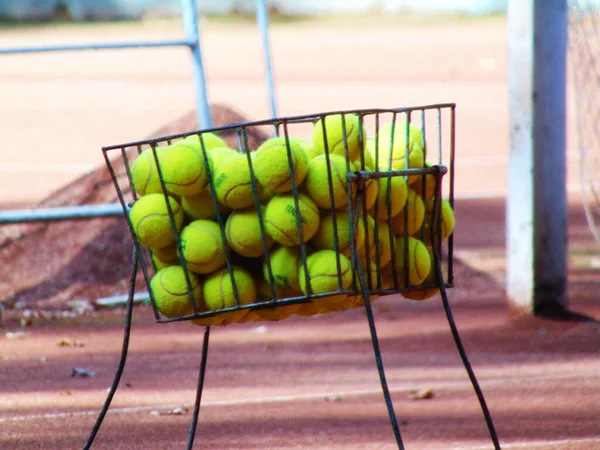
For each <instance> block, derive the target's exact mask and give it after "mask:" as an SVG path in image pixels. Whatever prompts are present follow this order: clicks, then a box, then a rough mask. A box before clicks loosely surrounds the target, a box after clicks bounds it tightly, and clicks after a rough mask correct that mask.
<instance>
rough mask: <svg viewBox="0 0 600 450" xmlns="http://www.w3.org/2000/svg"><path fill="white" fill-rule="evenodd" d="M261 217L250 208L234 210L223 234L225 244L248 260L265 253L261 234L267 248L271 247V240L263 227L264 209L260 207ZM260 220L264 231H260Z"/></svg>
mask: <svg viewBox="0 0 600 450" xmlns="http://www.w3.org/2000/svg"><path fill="white" fill-rule="evenodd" d="M260 211H261V217H259V216H258V214H257V213H256V209H255V208H254V207H253V206H252V207H250V208H246V209H236V210H234V211H233V212H232V213H231V214H230V216H229V217H228V218H227V222H226V224H225V232H226V234H227V242H228V243H229V246H230V247H231V248H232V249H233V251H234V252H237V253H239V254H240V255H242V256H246V257H248V258H258V257H260V256H262V255H264V253H265V246H264V243H263V242H264V241H263V235H262V232H264V234H265V238H266V243H267V247H268V248H271V247H272V246H273V238H272V237H271V236H270V235H269V233H267V230H266V226H265V214H264V211H265V207H264V206H262V205H261V206H260ZM261 219H262V221H263V223H262V226H263V227H264V229H263V230H262V231H261Z"/></svg>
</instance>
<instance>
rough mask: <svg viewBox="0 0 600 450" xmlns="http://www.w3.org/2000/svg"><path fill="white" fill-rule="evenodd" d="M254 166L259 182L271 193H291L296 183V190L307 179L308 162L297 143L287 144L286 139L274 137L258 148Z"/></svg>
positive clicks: (291, 141)
mask: <svg viewBox="0 0 600 450" xmlns="http://www.w3.org/2000/svg"><path fill="white" fill-rule="evenodd" d="M288 144H289V154H288ZM253 164H254V174H255V175H256V179H257V180H258V182H259V183H260V184H261V185H262V186H263V187H265V188H266V189H268V190H270V191H271V192H273V193H275V194H281V193H284V192H289V191H291V190H292V186H293V184H294V183H295V185H296V188H298V187H300V184H302V182H303V181H304V177H306V171H307V165H308V160H307V157H306V153H305V152H304V149H303V148H302V146H301V145H300V144H299V143H298V142H297V141H295V140H292V139H290V140H289V142H286V140H285V138H284V137H274V138H271V139H268V140H266V141H265V142H263V143H262V144H261V146H260V147H258V149H257V150H256V153H255V156H254V161H253ZM292 169H293V171H294V177H293V178H292V174H291V171H292Z"/></svg>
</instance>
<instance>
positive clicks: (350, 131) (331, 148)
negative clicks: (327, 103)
mask: <svg viewBox="0 0 600 450" xmlns="http://www.w3.org/2000/svg"><path fill="white" fill-rule="evenodd" d="M344 122H346V123H348V121H346V120H344ZM340 130H341V131H342V126H341V122H340ZM353 131H354V123H351V124H350V128H348V127H346V140H348V141H350V139H348V136H351V135H352V132H353ZM328 140H329V139H328ZM340 143H341V144H342V150H344V136H341V138H340V140H339V141H337V142H336V143H335V144H333V145H330V146H329V153H335V152H334V150H333V149H334V148H335V147H337V146H338V144H340ZM323 148H325V144H324V143H323ZM348 156H350V142H348Z"/></svg>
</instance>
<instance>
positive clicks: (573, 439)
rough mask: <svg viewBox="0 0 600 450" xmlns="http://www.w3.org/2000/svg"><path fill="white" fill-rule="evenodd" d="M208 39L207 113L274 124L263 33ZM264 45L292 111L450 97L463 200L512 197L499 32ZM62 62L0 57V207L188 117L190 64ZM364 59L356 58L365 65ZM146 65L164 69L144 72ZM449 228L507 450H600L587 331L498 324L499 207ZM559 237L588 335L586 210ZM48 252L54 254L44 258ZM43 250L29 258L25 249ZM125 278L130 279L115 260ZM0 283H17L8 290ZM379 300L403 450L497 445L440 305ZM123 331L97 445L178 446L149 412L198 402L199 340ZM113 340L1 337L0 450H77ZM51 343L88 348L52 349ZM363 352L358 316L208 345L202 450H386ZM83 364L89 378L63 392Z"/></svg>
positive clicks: (476, 353)
mask: <svg viewBox="0 0 600 450" xmlns="http://www.w3.org/2000/svg"><path fill="white" fill-rule="evenodd" d="M346 25H347V24H346ZM180 28H181V27H179V25H178V24H177V26H176V27H175V26H172V25H169V26H163V25H162V24H160V23H158V24H156V23H155V24H150V25H149V26H147V25H144V26H143V27H142V30H141V31H142V32H141V33H140V29H139V27H137V26H135V27H132V26H130V25H128V24H122V25H121V24H120V25H116V26H115V27H112V26H111V27H109V28H104V27H102V26H95V25H94V26H89V27H83V29H79V28H65V29H59V30H52V29H39V30H35V31H33V32H31V30H30V31H27V30H15V31H13V32H10V33H7V34H6V35H4V36H3V37H5V38H6V40H5V41H4V42H5V43H6V45H26V44H34V43H39V42H40V40H43V41H44V42H49V41H48V39H50V38H51V40H53V41H57V42H64V41H70V42H75V41H80V40H84V41H95V40H98V39H102V38H104V37H105V36H107V35H110V38H113V37H115V38H116V37H120V38H129V39H132V40H133V39H143V38H147V37H151V38H159V37H168V38H173V37H177V36H179V35H180V34H181V30H180ZM107 30H108V31H107ZM203 32H204V33H205V34H204V36H205V40H204V42H203V44H204V48H205V51H206V56H207V58H206V61H207V72H208V77H209V81H210V86H211V88H210V96H211V100H212V101H213V102H219V103H224V104H232V105H235V107H236V108H239V109H240V111H241V112H242V113H243V114H244V115H246V116H248V117H250V118H252V119H256V118H262V117H266V115H267V114H268V113H267V110H266V102H265V92H264V87H263V86H264V85H263V78H262V66H261V64H260V63H259V61H261V59H260V43H259V41H258V33H257V32H256V29H255V28H254V27H250V26H240V27H237V26H232V25H219V24H217V25H213V26H210V24H209V26H208V27H204V28H203ZM273 37H274V39H273V45H274V52H275V62H276V71H277V75H278V86H279V99H280V103H281V105H282V108H281V113H282V114H299V113H308V112H314V111H316V110H318V111H321V110H322V111H325V110H331V109H340V108H355V107H373V106H398V105H414V104H423V103H428V102H439V101H456V102H457V103H458V108H459V109H458V111H459V124H458V130H457V132H458V135H457V138H458V143H459V155H458V158H459V167H458V168H457V170H458V172H457V177H458V178H457V194H458V195H459V196H460V197H462V198H468V197H481V196H484V197H485V196H488V197H489V196H495V195H502V194H503V192H504V189H505V187H506V163H507V148H508V140H507V137H508V136H507V132H506V130H507V129H508V121H507V108H506V105H507V94H506V92H507V91H506V67H505V66H506V65H505V50H506V36H505V24H504V23H503V22H502V20H501V19H494V20H492V21H488V22H485V21H484V22H469V21H466V22H464V23H458V24H457V23H441V24H395V23H386V24H379V23H375V24H371V25H368V26H366V25H361V26H359V27H357V26H353V27H349V26H340V25H339V24H338V25H337V26H333V25H328V24H320V25H319V24H317V25H313V24H300V25H295V26H293V27H285V26H279V27H274V29H273ZM381 42H385V45H381ZM407 43H410V45H407ZM300 44H301V45H300ZM341 44H346V45H341ZM334 54H335V55H337V56H339V58H332V57H331V55H334ZM72 55H73V54H65V55H35V56H31V57H27V58H25V57H21V56H15V57H11V58H10V59H8V58H7V59H3V60H2V61H1V62H2V64H3V65H2V70H0V73H1V75H0V79H1V80H2V83H0V94H1V96H2V97H3V98H5V99H6V101H5V103H6V105H8V106H7V108H5V109H4V110H3V111H2V119H3V120H2V123H3V124H4V125H5V131H6V133H2V135H1V136H0V147H2V150H0V156H1V157H2V158H3V159H2V164H1V165H0V166H1V168H0V169H1V170H2V171H3V172H5V173H3V181H2V184H0V188H1V191H0V197H1V199H0V200H1V201H2V203H5V204H6V203H11V202H14V203H30V202H33V201H37V200H39V199H41V198H43V197H45V195H46V194H47V193H48V192H49V191H50V190H51V189H53V188H55V187H57V186H62V185H63V184H64V181H65V180H66V179H70V178H74V177H75V175H76V174H77V175H79V174H81V173H82V171H84V170H85V169H87V168H90V167H93V166H94V165H96V164H99V163H101V161H100V154H99V147H100V146H101V145H106V144H113V143H118V142H124V141H129V140H132V139H138V138H141V137H144V136H146V135H147V134H148V131H149V130H152V129H156V128H157V127H158V126H159V125H160V124H164V123H166V122H168V121H171V120H172V118H173V117H179V116H180V115H181V114H182V112H184V111H188V110H189V109H190V108H191V107H192V105H193V101H192V99H193V97H192V95H193V92H192V89H191V84H190V78H189V59H188V58H187V56H188V55H185V54H184V52H183V51H182V52H181V53H176V52H166V51H165V52H162V51H157V53H154V52H145V51H140V52H137V51H131V52H122V53H119V54H118V55H115V54H113V53H110V54H109V53H106V54H104V53H102V54H93V56H92V54H90V53H84V54H81V55H80V56H72ZM342 55H343V57H342ZM415 55H418V58H416V59H417V60H416V61H415V63H414V64H410V65H408V67H407V65H406V64H405V62H406V61H408V60H409V59H410V58H414V57H415ZM456 55H458V57H457V56H456ZM356 58H359V59H361V61H363V64H362V65H360V67H357V65H356V64H355V61H356ZM334 59H335V60H336V61H337V64H332V62H333V61H334ZM157 60H160V61H161V62H162V65H161V67H160V70H149V69H148V68H150V67H155V66H154V64H155V62H156V61H157ZM140 68H142V69H141V70H140ZM324 77H325V78H324ZM327 77H328V78H327ZM140 80H143V81H142V82H141V81H140ZM67 88H68V89H67ZM24 92H25V95H24V94H23V93H24ZM67 93H68V94H67ZM82 99H83V101H82ZM57 105H58V106H57ZM82 105H83V106H82ZM117 106H118V107H117ZM572 112H573V111H572V110H571V111H570V115H569V118H570V124H571V129H573V128H572V125H573V114H572ZM75 131H76V132H75ZM24 135H27V136H29V137H30V140H31V141H33V142H44V148H43V149H41V150H40V151H19V152H15V151H14V149H15V148H19V149H20V148H21V147H19V146H18V145H20V144H19V143H20V142H21V139H22V136H24ZM49 136H51V137H52V139H50V138H49ZM573 141H574V134H570V145H569V148H570V151H569V154H568V156H569V167H568V168H569V181H570V183H571V185H572V186H571V187H573V188H575V189H576V188H577V186H576V183H577V178H576V172H575V168H576V165H575V164H574V162H575V161H576V159H575V158H574V156H576V152H574V148H575V147H574V146H573ZM35 150H37V149H35ZM42 150H43V151H42ZM17 156H18V157H19V158H18V159H17V158H16V157H17ZM83 194H85V192H84V193H83ZM99 200H100V201H104V200H103V199H99ZM457 217H458V218H459V225H458V228H457V236H456V251H457V255H458V256H459V257H461V258H464V260H465V261H466V262H468V263H469V264H470V266H467V265H463V264H458V263H457V266H456V287H455V288H454V289H452V290H451V291H450V299H451V303H452V305H453V308H454V312H455V315H456V319H457V324H458V327H459V330H460V331H461V335H462V337H463V338H464V342H465V347H466V349H467V351H468V353H469V356H470V358H471V361H472V363H473V366H474V369H475V371H476V373H477V375H478V377H479V380H480V382H481V385H482V388H483V390H484V393H485V394H486V397H487V400H488V404H489V407H490V409H491V412H492V415H493V417H494V419H495V422H496V426H497V430H498V434H499V436H500V439H501V442H502V443H503V448H507V449H530V448H531V449H543V450H546V449H549V450H554V449H563V450H579V449H599V448H600V440H599V438H598V436H599V435H600V422H599V421H598V419H597V417H598V416H599V415H600V389H598V386H600V376H599V374H600V358H599V357H598V356H599V354H600V330H599V326H598V323H597V322H592V321H590V320H587V319H586V318H585V317H583V318H582V320H580V321H560V320H550V319H543V318H539V319H532V320H529V321H523V320H521V321H514V320H509V318H508V316H507V312H506V311H507V308H506V300H505V298H504V293H503V289H502V275H503V264H504V258H503V248H504V227H503V223H504V203H503V201H500V200H480V201H472V200H461V201H459V202H458V203H457ZM569 221H570V229H569V237H570V249H571V253H570V257H571V261H570V263H571V264H570V275H569V277H570V285H569V292H570V294H569V297H570V298H569V300H570V306H571V308H572V310H573V311H575V312H577V313H579V314H581V315H584V316H589V317H594V318H596V319H598V318H600V306H599V304H598V294H597V291H598V286H599V285H600V275H599V273H598V269H597V265H595V264H597V262H594V258H596V259H597V256H596V255H597V247H593V243H592V242H591V236H590V234H589V232H588V231H587V228H586V224H585V221H584V219H583V216H582V213H581V208H580V207H579V206H577V205H575V206H573V208H572V210H570V212H569ZM55 230H56V228H55ZM66 231H68V229H67V230H66ZM92 231H93V230H92ZM115 235H116V236H118V235H119V234H118V233H116V232H115ZM90 236H92V237H93V233H91V232H90ZM5 237H6V236H3V238H5ZM92 237H90V239H92ZM81 239H83V237H81ZM38 244H39V242H38ZM63 244H64V242H63ZM67 244H68V242H67ZM47 245H49V247H48V248H46V251H48V252H51V251H52V248H54V247H50V243H47ZM39 248H40V247H39V246H33V250H34V251H37V250H38V249H39ZM87 250H88V252H87V253H85V252H84V253H82V254H78V253H77V255H76V256H78V258H77V257H71V258H70V259H69V258H65V259H64V260H57V259H54V260H53V261H51V262H52V263H53V264H56V265H57V267H56V271H55V272H53V273H56V274H59V275H62V278H61V277H57V278H49V279H47V280H45V283H46V284H45V285H44V288H45V289H42V290H40V291H31V293H32V299H33V300H34V301H35V300H36V299H35V298H33V297H35V295H33V294H39V297H43V296H45V295H47V294H48V293H49V292H50V293H51V292H52V289H51V288H52V284H53V282H54V283H56V282H65V281H68V280H69V279H70V278H69V275H72V274H73V273H74V272H69V270H71V269H73V268H74V267H75V266H78V265H82V264H83V263H86V262H87V263H89V262H90V261H92V260H91V259H85V258H89V256H90V255H92V254H97V253H101V254H105V253H106V252H107V250H108V249H107V248H97V247H95V246H94V245H93V239H92V244H91V245H90V246H89V247H87ZM30 251H31V249H30ZM9 260H10V259H6V261H9ZM121 262H122V264H120V265H119V266H122V267H123V268H124V269H125V270H124V273H125V274H126V261H125V260H123V261H121ZM48 263H49V262H48ZM43 264H46V262H45V263H43ZM473 267H475V268H477V269H478V270H481V272H480V271H478V270H475V269H474V268H473ZM75 268H76V267H75ZM34 269H35V267H34ZM24 273H25V272H24ZM120 275H121V276H122V275H123V274H120ZM32 276H35V272H34V273H33V275H32ZM81 278H82V277H77V280H78V281H81ZM120 279H121V278H120ZM77 280H76V281H77ZM113 281H114V280H113ZM2 282H4V283H6V284H9V283H7V281H6V278H5V277H2V278H0V284H1V283H2ZM116 282H118V280H117V281H116ZM37 284H39V283H38V282H36V283H33V289H35V287H36V285H37ZM26 287H27V288H29V286H26ZM58 287H59V288H64V286H58ZM123 287H124V286H121V288H123ZM55 288H56V286H55ZM123 291H124V290H123V289H121V290H120V292H119V293H121V292H123ZM17 292H18V290H17ZM80 294H83V292H82V291H80V290H77V286H75V289H74V290H72V291H66V295H67V297H69V296H70V297H71V298H77V297H78V296H79V295H80ZM38 300H39V299H38ZM63 300H64V299H63ZM375 305H376V309H377V311H376V321H377V326H378V331H379V337H380V340H381V345H382V350H383V353H384V361H385V365H386V368H387V375H388V382H389V385H390V388H391V390H392V393H393V398H394V401H395V407H396V412H397V414H398V417H399V420H400V421H401V429H402V433H403V437H404V440H405V444H406V447H407V448H408V449H426V450H430V449H433V450H435V449H440V450H441V449H457V450H458V449H465V450H466V449H469V450H474V449H480V448H481V449H483V448H491V445H490V443H489V441H488V439H487V436H486V430H485V425H484V422H483V419H482V416H481V413H480V411H479V409H478V405H477V402H476V399H475V396H474V393H473V392H472V389H471V387H470V384H469V382H468V379H467V377H466V374H465V371H464V369H463V368H462V366H461V364H460V361H459V358H458V355H457V353H456V350H455V348H454V345H453V343H452V340H451V336H450V333H449V330H448V326H447V324H446V322H445V318H444V315H443V311H442V309H441V305H440V300H439V299H432V300H430V301H428V302H425V303H415V302H407V301H405V300H401V299H394V298H388V299H381V300H378V301H377V302H376V304H375ZM13 313H14V312H13V311H8V312H7V313H6V314H5V319H6V320H5V322H4V324H3V327H4V328H3V329H2V331H3V332H7V331H10V332H12V331H18V329H19V327H18V322H16V321H13V320H11V317H14V314H13ZM134 317H135V323H134V327H133V332H132V342H131V351H130V357H129V360H128V364H127V367H126V371H125V374H124V379H123V383H122V386H121V388H120V389H119V391H118V393H117V395H116V398H115V400H114V403H113V408H112V410H111V413H109V414H108V416H107V418H106V420H105V424H104V426H103V427H102V429H101V430H100V434H99V436H98V438H97V442H96V445H95V447H94V448H99V449H111V450H112V449H131V448H136V449H137V448H144V449H148V450H158V449H171V448H184V447H185V439H186V434H187V427H188V423H189V420H190V412H189V409H188V410H187V412H186V411H184V414H182V415H161V414H160V413H167V412H169V411H172V410H173V409H174V408H179V407H184V408H189V407H190V406H191V404H192V402H193V398H194V391H195V383H196V377H197V371H198V364H199V358H200V346H201V338H202V333H201V331H202V330H201V329H198V328H195V327H191V326H190V325H188V324H185V323H180V324H172V325H159V324H154V323H153V321H152V318H151V316H150V312H149V310H148V308H145V307H140V308H136V310H135V312H134ZM122 328H123V326H122V311H113V312H106V313H96V314H94V315H92V316H87V317H84V318H82V319H81V320H80V321H77V322H76V323H72V322H71V323H46V324H45V325H42V326H35V327H31V328H26V329H25V330H24V331H25V333H26V334H25V336H24V338H22V339H17V340H8V339H5V338H0V364H1V368H2V369H1V370H0V392H1V395H0V448H2V449H9V450H13V449H18V450H29V449H44V450H58V449H60V450H64V449H72V448H81V446H82V445H83V442H84V441H85V439H86V437H87V435H88V433H89V431H90V430H91V428H92V425H93V423H94V420H95V417H96V415H97V413H98V411H99V409H100V407H101V405H102V402H103V401H104V398H105V395H106V388H107V387H108V386H109V385H110V383H111V381H112V377H113V375H114V372H115V369H116V364H117V361H118V357H119V354H120V347H121V339H122ZM61 338H68V339H71V340H78V341H81V342H83V343H84V344H85V346H84V347H59V346H58V345H57V344H56V342H57V340H59V339H61ZM372 355H373V353H372V349H371V346H370V338H369V333H368V328H367V323H366V319H365V316H364V313H363V312H362V311H359V310H353V311H347V312H343V313H338V314H335V315H328V316H322V317H318V318H314V319H302V318H294V319H291V320H288V321H286V322H282V323H274V324H270V323H269V324H266V329H265V328H262V327H260V325H256V324H245V325H237V326H232V327H229V328H226V329H214V330H213V334H212V337H211V347H210V355H209V363H208V374H207V379H206V386H205V396H204V402H203V408H202V411H201V418H200V425H199V434H198V438H197V445H196V447H197V448H214V449H236V448H237V449H253V448H261V449H265V448H270V449H280V448H281V449H283V448H286V449H289V448H303V449H377V448H394V442H393V436H392V432H391V428H390V425H389V421H388V418H387V415H386V410H385V407H384V403H383V398H382V396H381V392H380V387H379V384H378V378H377V372H376V369H375V365H374V360H373V356H372ZM74 367H83V368H86V369H88V370H91V371H93V372H95V373H96V376H95V377H94V378H80V377H72V376H71V372H72V369H73V368H74ZM419 388H431V389H433V391H434V393H435V396H434V398H432V399H429V400H411V399H410V396H409V394H410V391H411V390H413V389H419ZM153 411H156V412H158V413H159V414H158V415H156V414H153V413H152V412H153Z"/></svg>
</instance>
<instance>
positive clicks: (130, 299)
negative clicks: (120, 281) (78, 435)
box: [83, 246, 138, 450]
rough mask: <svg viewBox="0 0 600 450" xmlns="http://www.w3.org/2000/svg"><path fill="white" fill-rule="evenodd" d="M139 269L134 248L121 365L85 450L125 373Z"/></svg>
mask: <svg viewBox="0 0 600 450" xmlns="http://www.w3.org/2000/svg"><path fill="white" fill-rule="evenodd" d="M137 269H138V253H137V249H136V248H135V246H134V248H133V257H132V263H131V273H130V275H129V291H128V298H127V309H126V312H125V332H124V333H123V348H122V350H121V359H120V360H119V366H118V368H117V372H116V373H115V378H114V380H113V383H112V386H111V387H110V390H109V391H108V395H107V396H106V400H105V401H104V405H102V409H101V410H100V413H99V414H98V418H97V419H96V423H95V424H94V428H92V431H91V432H90V435H89V436H88V439H87V441H86V443H85V444H84V446H83V450H88V449H89V448H91V446H92V443H93V442H94V439H95V438H96V435H97V434H98V430H100V426H101V425H102V421H103V420H104V416H106V412H107V411H108V408H109V407H110V403H111V402H112V399H113V397H114V396H115V392H116V391H117V388H118V386H119V381H120V380H121V375H123V370H124V369H125V362H126V361H127V351H128V349H129V336H130V333H131V316H132V313H133V295H134V293H135V279H136V277H137Z"/></svg>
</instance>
